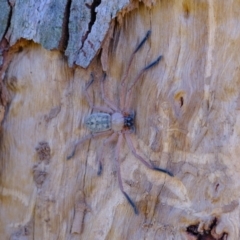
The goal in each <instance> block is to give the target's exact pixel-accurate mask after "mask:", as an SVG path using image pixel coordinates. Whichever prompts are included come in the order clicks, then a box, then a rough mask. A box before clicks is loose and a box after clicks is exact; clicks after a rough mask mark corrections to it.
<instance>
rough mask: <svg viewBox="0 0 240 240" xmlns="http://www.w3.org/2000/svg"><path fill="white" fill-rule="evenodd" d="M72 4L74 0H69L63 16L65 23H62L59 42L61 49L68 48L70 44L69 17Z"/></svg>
mask: <svg viewBox="0 0 240 240" xmlns="http://www.w3.org/2000/svg"><path fill="white" fill-rule="evenodd" d="M71 5H72V0H68V1H67V4H66V9H65V13H64V18H63V25H62V37H61V39H60V42H59V46H58V47H59V49H61V50H66V48H67V44H68V39H69V28H68V25H69V17H70V12H71Z"/></svg>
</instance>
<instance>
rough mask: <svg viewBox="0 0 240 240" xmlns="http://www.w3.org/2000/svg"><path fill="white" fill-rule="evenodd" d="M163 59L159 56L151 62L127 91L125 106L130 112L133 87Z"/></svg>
mask: <svg viewBox="0 0 240 240" xmlns="http://www.w3.org/2000/svg"><path fill="white" fill-rule="evenodd" d="M161 59H162V56H159V57H158V58H157V59H156V60H155V61H153V62H151V63H150V64H148V65H147V66H146V67H145V68H143V69H142V70H141V71H140V73H139V74H138V75H137V77H136V78H135V79H134V81H133V83H132V85H131V86H130V87H129V89H128V90H127V94H126V102H125V103H126V105H125V106H124V109H126V110H128V109H129V107H130V106H129V105H130V99H131V97H132V96H131V95H132V90H133V87H134V86H135V84H136V83H137V81H138V80H139V79H140V78H141V77H142V75H143V73H144V72H145V71H147V70H149V69H150V68H152V67H154V66H155V65H157V64H158V63H159V62H160V60H161Z"/></svg>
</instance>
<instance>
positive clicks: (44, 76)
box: [0, 0, 240, 240]
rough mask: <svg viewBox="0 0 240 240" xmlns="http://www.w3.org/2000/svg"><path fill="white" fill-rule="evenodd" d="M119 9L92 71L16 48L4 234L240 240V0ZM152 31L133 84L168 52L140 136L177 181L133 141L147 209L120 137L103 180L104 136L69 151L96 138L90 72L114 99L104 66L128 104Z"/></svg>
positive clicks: (140, 116)
mask: <svg viewBox="0 0 240 240" xmlns="http://www.w3.org/2000/svg"><path fill="white" fill-rule="evenodd" d="M145 2H146V1H145ZM117 17H118V19H119V22H118V21H116V20H113V21H112V22H111V24H110V25H109V26H110V27H109V31H108V38H106V41H105V42H104V45H103V50H102V51H101V53H100V54H98V55H97V56H96V57H95V58H94V60H93V61H92V63H91V64H90V66H89V67H88V68H87V69H83V68H81V67H75V68H69V67H68V64H67V60H66V59H65V58H64V57H63V55H62V53H60V52H58V51H48V50H45V49H44V48H43V47H41V46H40V45H37V44H34V43H27V44H25V43H24V45H23V46H24V47H22V51H19V52H16V53H15V54H14V56H13V59H12V61H11V63H10V65H9V68H8V70H7V72H6V75H5V79H4V84H5V86H6V88H7V93H8V105H7V109H6V113H5V117H4V121H3V123H2V132H1V137H2V138H1V145H0V151H1V159H0V162H1V188H0V208H1V210H0V232H1V238H2V239H49V240H50V239H51V240H52V239H109V240H110V239H111V240H112V239H114V240H118V239H119V240H122V239H131V240H134V239H154V240H157V239H161V240H166V239H167V240H168V239H169V240H170V239H176V240H180V239H188V240H190V239H191V240H193V239H228V240H229V239H231V240H237V239H239V238H240V234H239V222H240V219H239V216H240V215H239V197H240V178H239V176H240V164H239V155H240V148H239V144H240V137H239V135H240V127H239V126H240V125H239V124H240V114H239V109H240V96H239V89H240V81H239V74H240V70H239V63H240V54H239V47H240V3H239V1H236V0H235V1H234V0H230V1H213V0H209V1H207V0H206V1H204V0H201V1H194V0H183V1H179V0H175V1H174V0H171V1H169V0H162V1H156V4H155V5H153V6H151V8H150V7H146V5H144V4H140V5H139V6H138V8H135V9H134V10H133V11H130V12H129V13H124V12H119V13H118V15H117ZM148 30H151V31H152V34H151V37H150V38H149V39H148V41H147V42H146V44H145V45H144V46H143V48H142V49H141V50H140V51H139V52H138V53H137V55H136V58H135V59H134V61H133V65H132V68H131V70H130V73H129V78H128V83H129V84H131V81H132V80H133V79H134V77H135V76H136V75H137V74H138V73H139V71H140V70H141V69H142V68H143V67H144V66H146V65H147V64H148V63H149V62H151V61H152V60H154V59H156V58H157V57H158V56H159V55H160V54H162V55H163V59H162V61H161V62H160V63H159V64H158V65H157V66H155V67H154V68H152V69H150V70H149V71H148V72H146V73H145V74H144V75H143V77H142V78H141V80H140V82H139V83H138V84H137V85H136V87H135V89H134V91H133V99H132V101H131V106H132V109H133V110H135V111H136V133H135V139H136V141H134V144H135V145H136V147H137V149H138V150H140V151H141V152H142V153H143V155H144V156H145V158H146V159H151V160H152V162H153V163H154V164H155V165H156V166H159V167H162V168H167V169H168V170H170V171H172V172H173V173H174V177H170V176H168V175H166V174H163V173H159V172H156V171H153V170H149V169H147V168H146V167H145V166H144V165H143V164H141V163H140V162H139V161H138V160H136V159H135V157H134V156H133V155H132V154H131V152H130V151H129V149H128V148H127V146H126V144H124V145H123V147H122V148H121V151H120V153H121V171H122V177H123V184H124V188H125V190H126V192H127V193H128V194H129V196H131V198H132V199H133V201H134V202H135V203H136V205H137V207H138V210H139V215H135V214H134V212H133V209H132V207H131V206H130V204H129V203H128V202H127V201H126V198H125V197H124V196H123V194H122V193H121V191H120V190H119V187H118V182H117V176H116V164H115V162H114V152H113V150H114V148H115V142H114V143H111V144H110V145H108V146H106V148H105V149H104V165H103V172H102V175H101V176H97V171H98V165H97V164H96V152H97V149H98V146H99V145H100V143H101V142H102V141H103V139H104V137H103V138H100V139H96V140H92V141H90V142H86V143H85V144H83V145H82V146H81V147H79V149H78V151H77V152H76V155H75V157H74V158H73V159H71V160H69V161H67V160H66V157H67V155H68V154H69V151H71V149H72V147H73V144H74V143H75V141H76V140H77V139H79V137H83V136H85V135H86V134H88V131H87V129H86V128H85V126H84V119H85V117H86V116H88V115H89V114H90V113H91V109H90V108H89V106H88V104H87V102H86V99H85V97H84V94H83V92H84V88H85V85H86V83H87V82H88V81H89V80H90V74H91V73H94V75H95V79H96V81H95V82H94V84H93V85H92V86H91V88H90V96H91V97H92V98H93V101H94V103H96V104H100V103H102V101H101V99H100V85H99V84H100V81H99V80H100V79H101V77H102V69H104V70H105V71H106V73H107V76H108V77H107V80H106V82H105V83H106V90H107V91H106V92H107V96H108V97H109V98H111V99H113V100H114V101H116V102H117V101H118V100H119V91H118V90H119V82H120V79H121V76H122V74H123V72H124V71H125V70H126V68H127V63H128V61H129V58H130V54H131V52H132V51H133V49H134V48H135V47H136V45H137V43H139V41H140V40H141V39H142V38H143V37H144V36H145V34H146V32H147V31H148ZM120 97H121V96H120Z"/></svg>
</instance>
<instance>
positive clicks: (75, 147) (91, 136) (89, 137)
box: [67, 131, 109, 160]
mask: <svg viewBox="0 0 240 240" xmlns="http://www.w3.org/2000/svg"><path fill="white" fill-rule="evenodd" d="M106 134H109V131H106V132H99V133H90V134H88V135H86V136H85V137H83V138H80V139H79V140H78V141H77V142H76V143H75V145H74V148H73V151H72V153H71V154H70V155H68V156H67V160H69V159H71V158H73V157H74V155H75V153H76V150H77V147H78V146H80V145H81V144H83V143H84V142H85V141H87V140H90V139H92V138H95V137H99V136H103V135H106Z"/></svg>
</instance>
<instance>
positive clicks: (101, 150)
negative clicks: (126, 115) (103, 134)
mask: <svg viewBox="0 0 240 240" xmlns="http://www.w3.org/2000/svg"><path fill="white" fill-rule="evenodd" d="M117 135H118V133H117V132H113V133H112V134H111V135H110V136H109V137H108V138H107V139H105V140H104V141H103V143H102V144H101V145H99V147H98V149H97V163H98V164H99V168H98V173H97V174H98V176H100V175H101V173H102V168H103V167H102V166H103V164H102V163H103V153H104V147H105V146H106V145H107V144H108V143H110V142H112V141H113V140H114V139H115V138H116V137H117Z"/></svg>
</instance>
